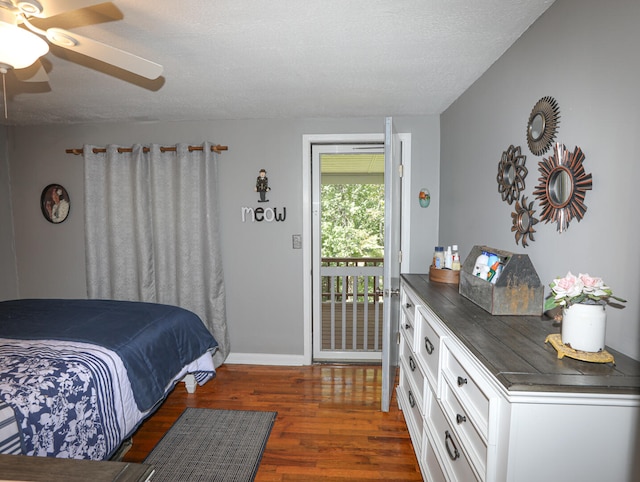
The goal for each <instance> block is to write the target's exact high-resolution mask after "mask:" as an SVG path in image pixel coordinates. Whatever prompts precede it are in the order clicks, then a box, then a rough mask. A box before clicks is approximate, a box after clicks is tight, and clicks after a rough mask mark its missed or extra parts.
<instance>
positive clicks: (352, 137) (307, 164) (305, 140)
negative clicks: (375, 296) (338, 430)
mask: <svg viewBox="0 0 640 482" xmlns="http://www.w3.org/2000/svg"><path fill="white" fill-rule="evenodd" d="M399 137H400V142H401V149H402V163H403V173H402V179H401V182H402V218H403V219H404V220H405V221H408V220H410V219H411V202H410V199H411V193H410V190H411V134H410V133H400V134H399ZM357 143H361V144H366V143H384V132H382V133H374V134H303V136H302V273H303V282H302V290H303V303H302V306H303V310H304V312H303V337H304V340H303V363H304V364H305V365H311V363H312V362H313V340H312V325H313V303H312V302H313V263H312V258H311V257H312V255H313V250H312V249H311V247H312V244H311V243H312V236H313V225H312V222H313V221H312V218H311V210H312V202H311V195H312V185H311V146H312V145H313V144H357ZM409 225H410V223H409V222H403V223H401V236H400V239H401V251H402V261H403V264H404V265H405V266H409V260H410V259H411V258H410V251H409V250H410V243H409ZM400 272H403V271H402V265H401V267H400Z"/></svg>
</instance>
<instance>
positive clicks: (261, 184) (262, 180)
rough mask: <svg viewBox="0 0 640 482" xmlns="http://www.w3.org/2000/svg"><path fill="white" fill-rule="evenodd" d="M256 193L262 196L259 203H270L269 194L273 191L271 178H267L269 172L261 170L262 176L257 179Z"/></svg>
mask: <svg viewBox="0 0 640 482" xmlns="http://www.w3.org/2000/svg"><path fill="white" fill-rule="evenodd" d="M255 191H256V192H257V193H259V194H260V199H259V200H258V202H259V203H268V202H269V200H268V199H267V192H269V191H271V188H270V187H269V178H267V171H265V170H264V169H260V175H259V176H258V178H257V179H256V187H255Z"/></svg>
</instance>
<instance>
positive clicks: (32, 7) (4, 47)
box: [0, 0, 162, 118]
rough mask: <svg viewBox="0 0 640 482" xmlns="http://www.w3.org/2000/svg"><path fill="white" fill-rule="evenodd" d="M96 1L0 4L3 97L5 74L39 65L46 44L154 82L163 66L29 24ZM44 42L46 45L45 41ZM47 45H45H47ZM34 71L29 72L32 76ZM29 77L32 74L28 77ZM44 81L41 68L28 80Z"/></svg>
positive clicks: (24, 0)
mask: <svg viewBox="0 0 640 482" xmlns="http://www.w3.org/2000/svg"><path fill="white" fill-rule="evenodd" d="M96 3H99V2H96V0H0V73H1V74H3V94H4V99H5V118H6V92H4V90H5V86H4V74H6V73H7V72H8V71H9V70H15V71H16V73H18V71H20V70H21V69H27V68H28V67H31V66H33V65H34V64H39V59H40V57H42V56H43V55H45V54H46V53H47V52H48V51H49V44H52V45H55V46H58V47H61V48H64V49H68V50H71V51H73V52H78V53H80V54H83V55H86V56H88V57H91V58H94V59H97V60H100V61H102V62H105V63H107V64H110V65H113V66H115V67H118V68H120V69H123V70H126V71H128V72H132V73H134V74H136V75H139V76H142V77H145V78H147V79H151V80H153V79H157V78H158V77H160V75H161V74H162V65H160V64H157V63H155V62H152V61H150V60H147V59H144V58H142V57H139V56H137V55H134V54H132V53H129V52H125V51H124V50H120V49H118V48H115V47H111V46H110V45H107V44H104V43H101V42H98V41H96V40H92V39H90V38H87V37H84V36H82V35H78V34H76V33H73V32H70V31H68V30H64V29H61V28H55V27H53V28H47V29H46V30H43V29H40V28H38V27H36V26H35V25H33V24H32V23H31V19H32V18H48V17H53V16H54V15H59V14H61V13H65V12H68V11H71V10H77V9H80V8H85V7H89V6H92V5H95V4H96ZM44 39H46V40H47V41H45V40H44ZM47 42H48V43H47ZM33 70H34V69H33V68H32V69H29V71H30V72H32V71H33ZM30 75H31V74H30ZM22 80H32V81H34V80H36V81H46V80H47V75H46V72H45V71H44V68H42V66H39V68H38V69H37V73H36V74H35V75H34V76H31V78H29V79H25V78H23V79H22Z"/></svg>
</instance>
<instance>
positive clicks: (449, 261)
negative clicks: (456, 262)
mask: <svg viewBox="0 0 640 482" xmlns="http://www.w3.org/2000/svg"><path fill="white" fill-rule="evenodd" d="M452 266H453V253H452V252H451V246H447V250H446V251H445V252H444V269H451V267H452Z"/></svg>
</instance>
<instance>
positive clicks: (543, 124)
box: [527, 96, 560, 156]
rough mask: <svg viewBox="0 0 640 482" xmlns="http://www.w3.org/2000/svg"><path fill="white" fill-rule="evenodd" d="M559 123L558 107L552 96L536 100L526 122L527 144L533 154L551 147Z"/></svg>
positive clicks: (540, 153)
mask: <svg viewBox="0 0 640 482" xmlns="http://www.w3.org/2000/svg"><path fill="white" fill-rule="evenodd" d="M559 123H560V108H559V107H558V103H557V102H556V100H555V99H554V98H553V97H550V96H547V97H543V98H542V99H540V100H539V101H538V102H536V105H534V106H533V109H532V110H531V114H530V115H529V121H528V122H527V144H529V149H530V150H531V152H532V153H533V154H534V155H536V156H540V155H542V154H544V153H545V152H547V150H548V149H549V147H551V144H552V143H553V139H554V138H555V136H556V132H557V130H558V124H559Z"/></svg>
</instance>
